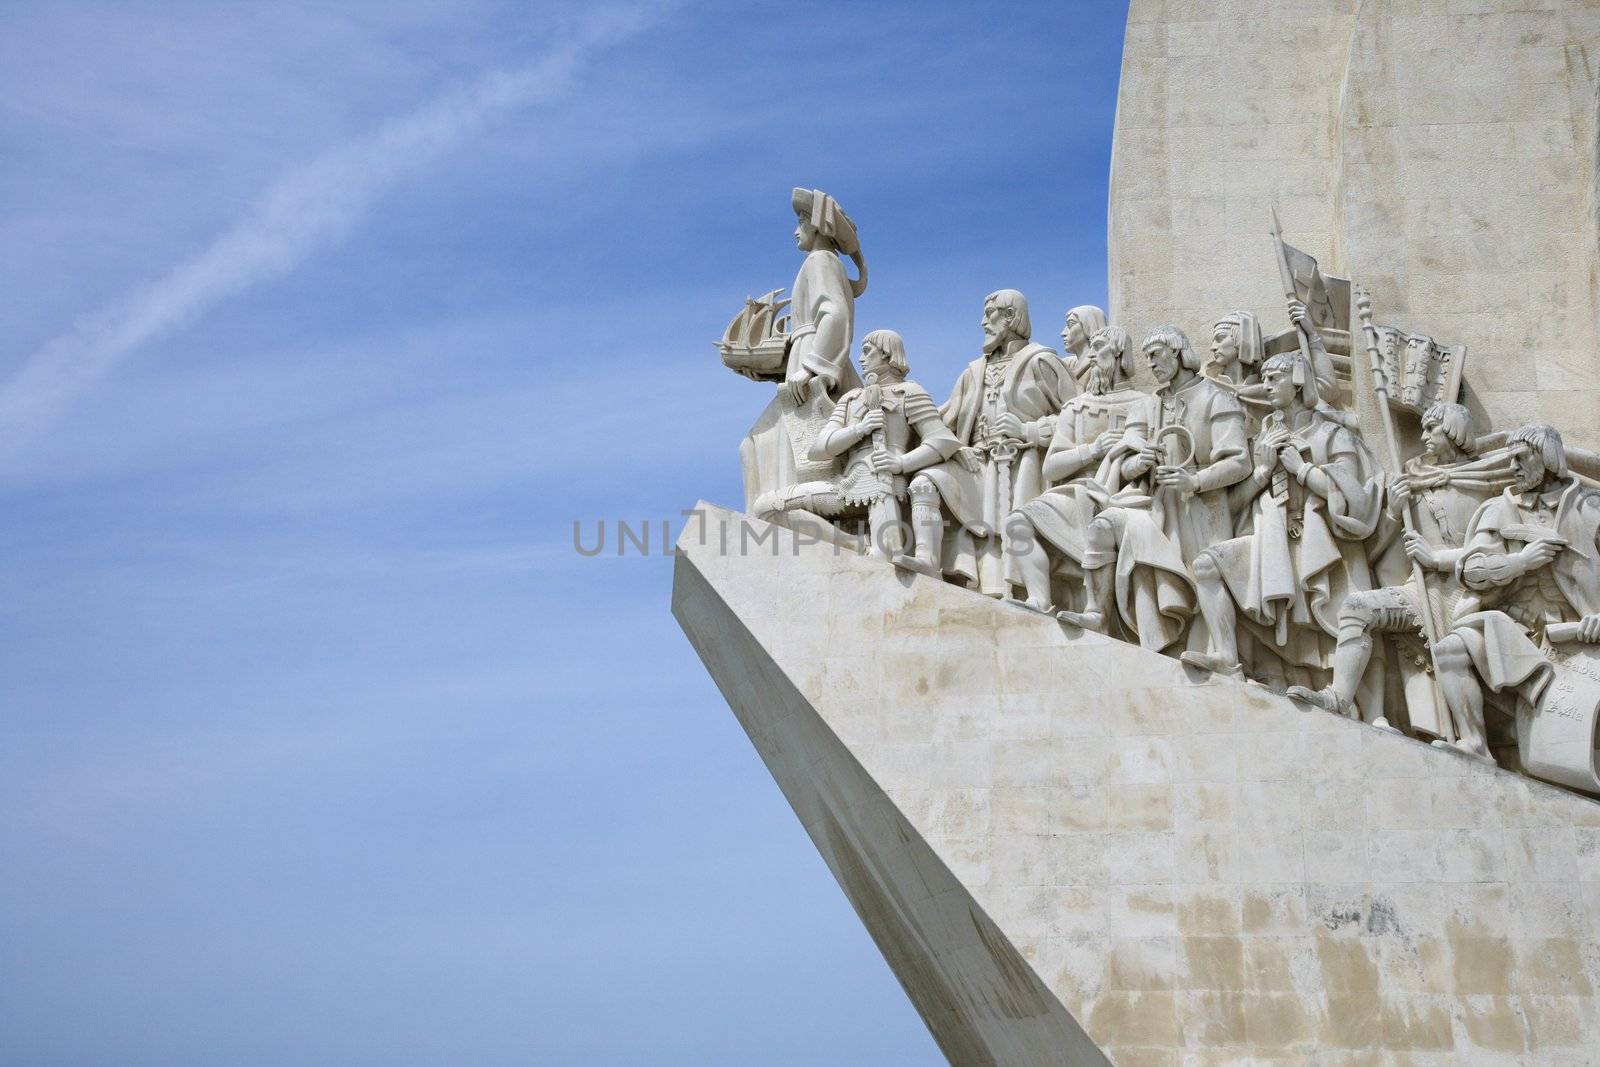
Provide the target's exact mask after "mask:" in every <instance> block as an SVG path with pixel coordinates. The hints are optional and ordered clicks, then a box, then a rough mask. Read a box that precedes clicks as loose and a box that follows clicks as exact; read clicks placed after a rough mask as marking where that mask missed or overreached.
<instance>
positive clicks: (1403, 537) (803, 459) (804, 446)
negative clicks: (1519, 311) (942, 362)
mask: <svg viewBox="0 0 1600 1067" xmlns="http://www.w3.org/2000/svg"><path fill="white" fill-rule="evenodd" d="M793 208H794V210H795V213H796V216H797V219H798V225H797V226H796V229H795V236H796V241H797V243H798V245H799V248H800V250H801V251H802V252H804V253H805V260H804V263H803V265H802V267H801V269H800V273H799V276H798V277H797V278H796V280H795V282H794V285H793V287H792V288H791V290H790V299H789V300H787V301H785V300H782V299H780V298H779V297H780V292H781V291H780V290H774V291H772V292H770V293H768V294H767V295H766V296H764V297H762V298H760V299H759V300H750V301H748V302H747V303H746V306H745V308H744V309H743V310H742V311H741V312H740V313H739V315H738V316H736V317H735V319H734V320H733V322H732V323H731V324H730V325H729V327H728V331H727V333H726V334H725V336H724V338H723V340H722V342H721V343H720V345H719V348H720V350H721V353H722V358H723V361H724V363H725V364H727V365H728V366H729V367H731V368H733V369H734V370H736V371H738V372H739V373H741V374H744V375H746V376H747V377H750V378H753V379H756V380H762V381H770V382H774V383H776V384H777V395H776V396H775V398H774V400H773V402H772V404H771V405H770V406H769V408H768V410H767V412H766V413H765V414H764V415H763V416H762V418H761V420H760V421H758V423H757V424H756V426H755V428H754V429H753V430H752V432H751V434H750V436H749V438H747V440H746V441H745V444H744V447H743V450H742V459H743V464H744V472H745V485H746V504H747V509H748V510H749V511H751V512H752V513H753V514H755V515H757V516H761V517H766V518H779V519H792V518H793V517H794V516H795V515H796V514H801V515H807V516H815V517H820V518H817V519H816V521H828V522H831V523H834V524H836V525H838V526H840V527H841V528H843V529H848V530H851V531H859V532H861V533H863V534H865V535H866V536H865V539H864V540H865V544H866V545H867V550H868V551H869V552H870V553H872V554H874V555H878V556H881V557H883V558H884V560H885V563H886V565H892V566H895V567H898V568H901V569H903V570H904V571H906V572H908V573H911V574H921V575H926V576H929V577H933V578H942V579H943V580H946V581H950V582H954V583H958V584H960V585H963V586H966V587H968V588H970V589H972V590H974V591H975V592H976V593H979V594H983V595H987V596H991V597H997V598H1004V599H1008V600H1014V601H1015V602H1016V603H1017V604H1018V605H1019V606H1020V607H1021V608H1026V609H1029V610H1032V611H1036V612H1043V613H1053V614H1055V615H1056V616H1057V617H1058V618H1059V619H1061V620H1062V622H1064V623H1066V624H1068V625H1070V626H1074V627H1079V628H1082V629H1086V630H1094V631H1098V632H1102V633H1105V634H1107V635H1111V636H1114V637H1119V638H1122V639H1125V640H1128V641H1131V642H1135V643H1137V644H1139V645H1141V646H1142V647H1143V648H1145V649H1147V650H1149V651H1151V652H1154V653H1160V654H1165V655H1169V656H1175V657H1178V658H1180V659H1181V660H1182V661H1183V662H1184V663H1185V664H1187V665H1189V666H1190V667H1192V668H1193V669H1194V673H1195V676H1196V677H1197V678H1204V677H1207V676H1211V675H1218V676H1222V677H1224V678H1231V679H1236V680H1238V681H1239V682H1241V683H1244V684H1256V685H1263V686H1266V687H1268V688H1270V689H1273V690H1275V691H1279V692H1286V693H1287V694H1288V695H1289V696H1290V697H1292V698H1294V699H1296V700H1297V701H1299V702H1300V703H1301V704H1302V706H1304V707H1306V708H1308V709H1311V708H1317V709H1322V710H1325V711H1329V712H1333V713H1336V714H1340V715H1345V716H1349V717H1353V718H1359V719H1362V720H1364V721H1366V722H1368V723H1371V724H1373V725H1375V726H1378V727H1381V728H1386V729H1391V730H1401V731H1404V732H1407V733H1410V734H1412V735H1413V736H1416V737H1418V738H1420V739H1424V740H1431V741H1432V742H1433V743H1434V744H1436V745H1441V746H1448V747H1451V748H1453V749H1455V750H1457V751H1459V752H1460V753H1461V754H1462V755H1463V756H1465V757H1468V758H1472V759H1477V760H1483V761H1486V762H1498V763H1500V764H1501V765H1504V766H1508V767H1514V768H1517V769H1521V770H1523V771H1525V772H1526V773H1528V774H1530V775H1533V776H1535V777H1539V778H1542V779H1545V780H1547V781H1551V782H1555V783H1558V784H1561V785H1565V786H1568V787H1570V788H1574V789H1578V790H1581V791H1584V792H1588V793H1600V775H1597V767H1596V747H1595V732H1596V723H1597V708H1600V651H1596V650H1600V483H1596V482H1595V481H1593V480H1592V479H1591V478H1590V477H1589V475H1590V474H1591V473H1594V472H1595V471H1597V470H1600V457H1596V456H1594V455H1592V454H1590V453H1587V452H1582V451H1581V450H1577V449H1571V450H1569V449H1568V448H1566V447H1565V446H1564V444H1563V441H1562V438H1561V434H1560V432H1559V431H1558V430H1557V429H1556V428H1555V427H1552V426H1549V425H1544V424H1530V425H1525V426H1522V427H1520V428H1517V429H1515V430H1512V431H1510V432H1500V433H1489V432H1487V428H1485V427H1481V426H1475V425H1474V419H1473V417H1472V415H1471V413H1470V412H1469V410H1468V408H1467V407H1465V406H1463V405H1462V404H1461V403H1460V402H1459V401H1460V399H1461V397H1460V389H1461V382H1462V376H1461V372H1462V362H1463V360H1464V358H1465V352H1464V351H1463V350H1462V349H1461V348H1460V347H1458V346H1449V345H1443V344H1438V343H1436V342H1435V341H1434V340H1433V338H1431V337H1427V336H1423V335H1413V334H1408V333H1404V332H1403V331H1400V330H1397V329H1395V328H1392V327H1387V326H1377V325H1374V324H1373V322H1372V312H1371V301H1370V298H1369V297H1368V296H1367V295H1366V294H1365V293H1364V292H1361V291H1359V290H1357V291H1355V293H1354V295H1353V299H1352V293H1351V290H1350V289H1349V287H1348V283H1345V282H1343V281H1342V280H1340V279H1335V278H1324V277H1323V276H1322V275H1321V274H1320V273H1319V271H1318V269H1317V265H1316V263H1315V261H1314V260H1312V259H1311V257H1309V256H1307V255H1306V254H1305V253H1303V252H1300V251H1299V250H1297V249H1294V248H1292V247H1291V246H1288V245H1286V244H1285V243H1284V242H1283V240H1282V237H1281V234H1280V233H1279V231H1278V228H1277V224H1276V219H1274V226H1273V233H1274V237H1275V241H1276V249H1277V254H1278V257H1279V264H1280V267H1281V277H1282V279H1283V282H1284V299H1285V307H1286V311H1287V314H1288V319H1289V321H1290V323H1291V329H1290V330H1288V331H1286V332H1285V333H1282V334H1279V335H1276V336H1273V337H1267V336H1265V335H1264V332H1263V329H1262V326H1261V322H1260V319H1259V318H1258V317H1257V315H1256V314H1255V313H1254V312H1252V311H1245V310H1235V311H1232V312H1229V313H1226V314H1223V315H1221V316H1220V317H1219V318H1218V319H1217V320H1216V322H1215V325H1214V328H1213V331H1212V334H1211V337H1210V339H1209V346H1208V348H1207V350H1206V351H1204V352H1202V351H1200V350H1199V349H1197V348H1196V347H1195V346H1194V345H1193V344H1192V343H1191V342H1190V340H1189V338H1188V337H1187V336H1185V333H1184V331H1183V330H1182V329H1179V328H1178V327H1176V326H1172V325H1153V326H1152V327H1151V328H1148V329H1146V330H1145V331H1144V333H1143V335H1142V336H1141V337H1139V339H1138V340H1135V338H1134V335H1131V334H1130V333H1129V332H1128V331H1127V330H1126V329H1125V328H1124V327H1122V326H1120V325H1113V324H1108V323H1107V321H1106V315H1105V313H1104V312H1103V311H1102V310H1101V309H1100V308H1098V307H1092V306H1081V307H1075V308H1073V309H1071V310H1070V311H1069V312H1067V315H1066V322H1065V326H1064V328H1063V329H1062V332H1061V340H1062V344H1063V348H1064V351H1065V356H1062V355H1058V354H1057V353H1056V352H1055V351H1053V350H1052V349H1050V348H1048V347H1046V346H1044V345H1041V344H1039V343H1037V342H1035V341H1034V339H1033V327H1032V322H1031V318H1030V315H1029V308H1028V302H1027V300H1026V298H1025V297H1024V296H1023V294H1022V293H1020V292H1017V291H1016V290H1012V289H1001V290H998V291H996V292H994V293H991V294H990V295H989V296H988V297H987V298H986V299H985V300H984V303H983V318H982V335H983V346H982V353H981V354H980V355H979V356H978V357H977V358H976V359H974V360H973V361H972V362H971V364H969V365H968V366H967V367H966V369H965V370H964V371H963V372H962V373H961V376H960V377H959V378H958V379H957V381H956V383H955V386H954V388H953V389H952V390H951V392H950V395H949V398H948V399H947V400H946V401H945V402H944V403H943V404H942V405H938V404H936V403H935V401H934V400H933V397H932V396H931V395H930V393H929V391H928V390H927V389H926V388H924V387H923V386H922V385H920V384H918V383H917V382H916V381H914V380H912V379H911V378H910V370H911V368H910V364H909V362H908V359H907V354H906V348H905V344H904V342H903V340H902V339H901V337H900V335H899V334H897V333H896V332H894V331H892V330H875V331H873V332H871V333H868V334H867V335H866V336H865V338H864V340H863V342H862V345H861V350H860V359H861V372H862V377H863V378H864V382H865V384H862V381H861V379H858V377H857V373H856V370H855V368H854V367H853V366H852V364H851V360H850V353H851V346H852V343H853V337H854V320H855V300H856V299H857V298H858V297H860V296H861V295H862V294H863V293H864V292H865V290H866V282H867V273H866V261H865V258H864V256H863V255H862V252H861V247H860V239H859V236H858V234H857V231H856V227H855V224H854V223H853V221H852V220H851V219H850V217H849V216H848V215H846V214H845V212H844V211H843V210H842V209H841V208H840V206H839V204H838V203H837V201H835V200H834V199H833V198H832V197H830V196H828V195H827V194H825V193H823V192H821V191H819V190H806V189H797V190H795V192H794V196H793ZM841 255H845V256H849V257H851V258H852V259H853V260H854V262H855V264H856V268H857V273H858V277H857V278H856V279H855V280H853V281H852V280H851V279H850V277H849V276H848V274H847V272H846V270H845V267H844V264H843V262H842V260H841V258H840V257H841ZM1351 303H1353V304H1354V305H1355V308H1356V310H1357V312H1358V315H1357V317H1358V318H1359V320H1360V321H1359V323H1358V324H1352V321H1351V314H1350V307H1349V305H1350V304H1351ZM1141 363H1142V364H1143V365H1144V366H1145V367H1147V368H1148V371H1149V375H1150V377H1151V378H1153V380H1154V382H1155V386H1154V388H1153V389H1152V390H1150V391H1146V390H1144V389H1140V388H1136V387H1135V386H1134V384H1133V382H1134V379H1135V377H1136V373H1137V369H1138V364H1141ZM1397 413H1398V415H1399V420H1400V421H1403V423H1404V427H1403V428H1401V427H1400V426H1399V424H1398V423H1397V418H1396V416H1397ZM1374 436H1379V437H1382V438H1383V439H1382V440H1373V439H1372V438H1373V437H1374ZM1408 453H1409V454H1410V458H1409V459H1404V458H1403V456H1404V455H1406V454H1408Z"/></svg>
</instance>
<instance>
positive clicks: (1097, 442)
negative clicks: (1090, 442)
mask: <svg viewBox="0 0 1600 1067" xmlns="http://www.w3.org/2000/svg"><path fill="white" fill-rule="evenodd" d="M1121 443H1122V431H1121V430H1102V431H1101V432H1100V436H1099V437H1096V438H1095V439H1094V458H1095V459H1100V458H1102V457H1103V456H1104V455H1105V454H1106V453H1107V452H1110V451H1111V450H1112V449H1113V448H1115V447H1116V446H1117V445H1119V444H1121Z"/></svg>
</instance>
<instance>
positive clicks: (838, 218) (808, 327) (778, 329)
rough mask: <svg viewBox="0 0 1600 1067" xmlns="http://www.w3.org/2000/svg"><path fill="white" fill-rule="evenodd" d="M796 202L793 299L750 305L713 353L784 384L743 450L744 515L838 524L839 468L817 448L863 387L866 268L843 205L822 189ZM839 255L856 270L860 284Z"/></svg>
mask: <svg viewBox="0 0 1600 1067" xmlns="http://www.w3.org/2000/svg"><path fill="white" fill-rule="evenodd" d="M790 203H791V206H792V207H793V209H794V212H795V216H796V219H797V221H796V225H795V230H794V238H795V244H796V245H797V246H798V247H799V249H800V251H801V252H803V253H805V259H804V261H803V262H802V263H801V265H800V271H799V273H798V274H796V276H795V280H794V288H793V289H792V291H791V292H790V296H789V299H788V300H782V299H780V298H779V293H780V292H781V290H773V291H772V292H770V293H768V294H767V295H766V296H764V297H761V298H760V299H759V300H747V301H746V302H745V307H744V308H743V309H742V310H741V311H740V313H739V314H738V315H737V316H735V317H734V320H733V322H732V323H730V324H729V326H728V329H727V331H726V332H725V333H724V335H723V338H722V340H721V342H719V343H718V346H717V347H718V348H719V350H720V351H721V353H722V361H723V363H724V364H726V365H727V366H728V367H730V368H731V369H733V370H735V371H737V372H738V373H739V374H742V375H744V376H745V377H747V378H753V379H755V380H757V381H772V382H778V383H779V385H778V391H777V396H776V397H775V398H774V399H773V401H772V403H770V404H769V405H767V409H766V410H765V411H763V412H762V413H761V417H760V418H759V419H758V420H757V421H756V424H755V425H754V426H753V427H751V429H750V433H749V435H748V436H747V437H746V438H745V440H744V443H743V444H742V445H741V446H740V449H739V458H740V462H741V465H742V467H743V470H744V483H745V506H746V508H747V509H748V510H749V511H750V512H751V513H752V514H755V515H771V514H774V513H776V512H783V511H792V510H796V509H804V510H809V511H813V512H816V513H817V514H820V515H833V514H836V513H837V512H838V511H839V509H840V508H841V507H843V500H842V498H841V497H840V495H839V493H838V491H837V485H836V479H837V476H838V473H839V471H838V466H837V464H836V463H835V462H834V461H833V459H832V457H828V456H821V457H820V458H819V457H818V454H817V453H815V452H813V450H812V447H811V446H812V444H813V442H814V441H815V440H816V436H817V433H818V431H820V430H821V429H822V427H823V425H824V424H825V423H826V422H827V419H828V415H829V413H830V412H831V411H832V410H833V404H834V400H835V399H836V398H837V397H838V396H839V395H840V394H841V393H843V392H845V391H847V390H849V389H853V388H855V387H856V386H857V385H859V384H860V379H859V378H857V377H856V372H855V368H854V367H852V366H851V365H850V344H851V340H852V337H853V331H854V329H855V300H856V297H858V296H860V295H861V294H862V293H864V292H865V291H866V288H867V265H866V259H865V257H864V256H863V255H862V253H861V242H860V238H859V237H858V236H857V234H856V228H855V223H853V222H852V221H851V220H850V216H849V215H846V214H845V213H844V210H843V209H842V208H840V207H839V203H838V201H836V200H834V199H833V197H831V196H829V195H828V194H827V193H824V192H822V191H821V190H820V189H796V190H795V191H794V194H793V196H792V197H791V198H790ZM840 255H848V256H849V257H850V258H851V259H853V260H854V261H855V264H856V270H857V274H858V277H857V278H856V279H855V280H854V281H851V279H850V278H849V277H848V276H847V275H846V273H845V269H844V264H843V262H842V261H841V260H840V258H839V257H840ZM785 311H787V314H785Z"/></svg>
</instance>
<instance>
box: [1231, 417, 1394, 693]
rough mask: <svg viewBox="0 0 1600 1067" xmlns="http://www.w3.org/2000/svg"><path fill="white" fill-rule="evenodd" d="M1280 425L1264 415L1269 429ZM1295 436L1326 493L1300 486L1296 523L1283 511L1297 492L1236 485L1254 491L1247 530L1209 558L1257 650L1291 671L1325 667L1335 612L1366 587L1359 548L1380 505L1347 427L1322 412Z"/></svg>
mask: <svg viewBox="0 0 1600 1067" xmlns="http://www.w3.org/2000/svg"><path fill="white" fill-rule="evenodd" d="M1276 420H1277V416H1276V414H1274V416H1269V418H1268V421H1267V424H1266V425H1267V427H1270V426H1271V425H1273V424H1274V422H1275V421H1276ZM1295 439H1296V440H1297V441H1298V442H1299V444H1300V447H1301V451H1302V454H1303V455H1305V457H1306V459H1307V460H1308V461H1309V462H1310V463H1311V464H1312V465H1314V466H1315V467H1318V468H1320V469H1321V470H1322V472H1323V473H1324V474H1325V475H1327V477H1328V480H1329V482H1330V483H1331V486H1330V489H1329V492H1328V496H1327V497H1326V498H1324V497H1321V496H1319V495H1317V494H1316V493H1314V492H1312V491H1311V490H1310V489H1309V488H1304V489H1300V492H1303V494H1304V502H1303V506H1302V507H1301V509H1300V514H1299V515H1298V516H1295V515H1293V514H1291V513H1290V511H1291V509H1290V507H1289V506H1288V505H1289V502H1290V499H1292V494H1294V489H1291V497H1279V496H1277V495H1275V494H1274V493H1273V492H1272V488H1271V479H1270V478H1269V480H1268V482H1267V483H1266V484H1259V483H1256V482H1255V481H1254V480H1250V481H1246V482H1243V483H1240V486H1239V487H1236V488H1245V487H1248V489H1247V491H1253V492H1254V494H1255V495H1254V498H1253V499H1252V500H1251V501H1250V512H1249V519H1250V524H1251V530H1250V532H1249V533H1247V534H1245V535H1244V536H1241V537H1236V538H1234V539H1232V540H1230V541H1225V542H1223V543H1222V544H1219V545H1216V546H1215V547H1213V548H1212V549H1210V553H1211V555H1212V557H1213V558H1214V559H1215V560H1216V562H1217V565H1218V568H1219V569H1220V570H1221V572H1222V578H1223V581H1224V582H1225V583H1226V585H1227V587H1228V591H1229V593H1231V594H1232V595H1233V598H1234V601H1235V603H1237V604H1238V605H1239V612H1240V615H1241V616H1242V617H1243V622H1244V625H1245V627H1246V629H1247V630H1249V632H1251V633H1252V634H1253V636H1254V637H1255V640H1256V643H1257V645H1259V646H1264V647H1265V648H1267V649H1268V650H1270V651H1271V652H1272V653H1273V654H1274V655H1275V656H1276V657H1277V658H1278V659H1280V660H1282V661H1283V662H1284V663H1285V664H1287V665H1288V666H1291V667H1300V668H1310V669H1312V670H1325V669H1327V667H1328V665H1329V661H1330V657H1331V656H1332V654H1333V648H1334V644H1335V638H1336V637H1337V635H1338V632H1339V626H1338V612H1339V605H1340V604H1342V603H1343V602H1344V598H1345V596H1346V595H1348V594H1349V593H1350V592H1351V591H1353V590H1359V589H1370V588H1372V576H1371V572H1370V570H1369V569H1368V566H1367V554H1366V546H1365V545H1364V544H1363V542H1364V541H1365V540H1366V538H1367V537H1369V536H1370V535H1371V534H1372V531H1373V530H1374V528H1376V526H1377V523H1378V516H1379V508H1380V505H1381V502H1382V501H1381V494H1380V493H1379V492H1378V485H1377V483H1376V482H1375V481H1374V480H1373V479H1374V476H1375V474H1376V471H1377V465H1376V463H1375V462H1374V460H1373V458H1372V454H1371V453H1370V452H1369V451H1367V447H1366V445H1364V444H1362V443H1361V439H1360V438H1358V437H1356V436H1355V435H1354V434H1353V433H1351V432H1350V431H1349V430H1347V429H1345V428H1344V427H1343V426H1340V425H1338V424H1337V423H1334V422H1333V421H1332V420H1330V419H1329V418H1327V416H1325V415H1323V414H1322V413H1321V412H1320V411H1318V412H1312V413H1311V421H1310V423H1309V425H1307V426H1305V427H1303V428H1302V429H1300V430H1298V431H1296V433H1295ZM1274 471H1275V472H1277V473H1279V474H1282V473H1284V472H1283V470H1282V468H1281V467H1276V466H1275V467H1274ZM1288 481H1289V482H1290V483H1293V482H1294V481H1295V479H1294V477H1293V476H1292V475H1291V476H1289V478H1288ZM1295 488H1298V487H1295ZM1296 519H1298V522H1296ZM1296 525H1298V527H1299V529H1298V531H1297V530H1296V529H1295V527H1296Z"/></svg>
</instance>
